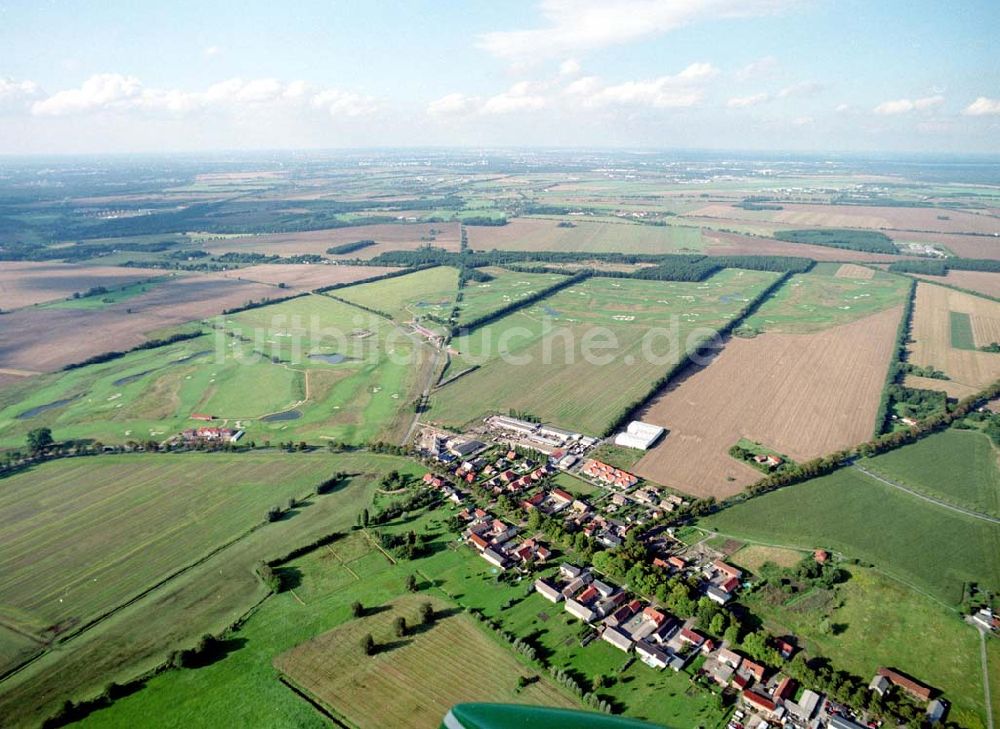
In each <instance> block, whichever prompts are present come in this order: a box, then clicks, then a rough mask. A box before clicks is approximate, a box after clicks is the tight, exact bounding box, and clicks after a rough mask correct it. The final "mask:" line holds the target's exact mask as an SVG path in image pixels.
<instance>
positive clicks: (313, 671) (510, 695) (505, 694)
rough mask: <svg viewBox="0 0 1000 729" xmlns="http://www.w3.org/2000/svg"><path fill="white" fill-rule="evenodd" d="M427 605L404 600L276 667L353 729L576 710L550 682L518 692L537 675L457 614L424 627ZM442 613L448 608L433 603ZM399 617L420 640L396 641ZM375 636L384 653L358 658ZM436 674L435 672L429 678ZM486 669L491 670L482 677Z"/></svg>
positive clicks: (414, 598) (543, 680)
mask: <svg viewBox="0 0 1000 729" xmlns="http://www.w3.org/2000/svg"><path fill="white" fill-rule="evenodd" d="M424 601H426V598H423V597H419V596H405V597H400V598H397V599H396V600H394V601H392V602H391V603H389V604H388V605H387V606H386V607H387V608H388V609H385V610H383V611H381V612H378V613H376V614H374V615H370V616H367V617H363V618H360V619H358V620H353V621H351V622H349V623H346V624H345V625H342V626H340V627H337V628H334V629H333V630H331V631H329V632H328V633H324V634H322V635H319V636H317V637H315V638H313V639H312V640H310V641H308V642H307V643H304V644H302V645H300V646H298V647H296V648H293V649H292V650H290V651H288V652H287V653H285V654H283V655H280V656H278V657H277V658H276V659H275V661H274V663H275V666H276V667H277V668H278V670H279V671H281V672H282V673H283V674H285V675H286V676H288V677H289V678H290V679H291V680H292V681H293V682H294V683H295V684H296V685H298V686H300V687H302V688H304V689H305V690H306V691H307V692H308V693H309V694H310V695H311V696H313V697H315V698H316V699H318V700H319V701H320V702H321V703H322V704H324V705H325V706H328V707H330V708H331V709H332V710H333V712H334V713H335V714H336V715H339V716H342V717H344V718H345V719H346V720H347V721H348V722H349V723H350V725H351V726H357V727H360V728H364V727H389V726H391V727H414V728H418V727H420V728H422V727H430V726H435V725H436V724H437V723H438V722H440V720H441V717H442V716H444V715H445V714H446V713H447V711H448V709H450V708H451V707H452V706H454V705H455V704H457V703H461V702H466V701H493V702H502V703H512V702H516V703H526V704H540V705H545V706H561V707H567V708H573V707H575V706H576V705H575V703H574V702H572V701H571V700H570V699H569V698H568V697H567V696H566V695H565V694H564V693H562V691H560V690H559V689H558V688H556V686H555V685H553V684H552V683H551V682H550V681H549V680H548V679H547V678H544V677H542V678H539V679H538V680H537V681H535V682H533V683H531V684H530V685H529V686H528V687H526V688H524V689H521V690H518V689H517V679H518V677H519V676H527V675H537V673H536V671H535V670H534V669H531V668H528V667H527V666H524V665H522V664H521V663H519V662H518V660H517V659H516V658H515V657H514V654H513V653H512V652H511V651H509V650H507V649H504V648H503V647H502V646H500V645H499V644H497V643H496V642H494V641H493V640H492V639H490V638H489V637H488V636H487V635H486V634H485V633H484V632H483V629H482V628H480V627H479V626H478V625H476V623H475V622H474V621H473V619H472V618H470V617H469V616H468V615H465V614H462V613H461V612H458V614H450V615H447V616H445V617H442V618H440V619H439V620H437V621H436V622H435V623H434V624H433V625H432V626H430V627H428V628H424V627H423V626H420V625H419V618H418V607H419V605H420V603H421V602H424ZM431 602H432V604H433V605H434V607H435V609H436V610H437V611H444V610H448V609H449V608H450V606H448V605H446V604H445V603H443V602H441V601H438V600H433V601H431ZM398 615H402V616H403V617H405V618H406V621H407V623H408V624H410V625H415V626H418V627H417V631H416V632H415V634H413V635H410V636H407V637H404V638H396V637H395V635H394V634H393V632H392V622H393V620H394V619H395V617H396V616H398ZM366 633H371V634H372V635H373V636H374V638H375V641H376V643H377V644H379V645H380V646H382V649H381V650H380V651H379V652H378V653H377V654H376V655H374V656H371V657H366V656H364V655H362V654H361V647H360V644H361V637H362V636H363V635H364V634H366ZM431 666H433V670H428V668H429V667H431ZM483 666H489V670H482V667H483Z"/></svg>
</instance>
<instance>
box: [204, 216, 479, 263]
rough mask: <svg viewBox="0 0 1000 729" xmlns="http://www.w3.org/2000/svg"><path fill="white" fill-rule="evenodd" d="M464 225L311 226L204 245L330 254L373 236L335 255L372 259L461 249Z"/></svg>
mask: <svg viewBox="0 0 1000 729" xmlns="http://www.w3.org/2000/svg"><path fill="white" fill-rule="evenodd" d="M459 229H460V226H459V224H458V223H430V224H428V223H414V224H405V223H398V224H396V223H383V224H379V225H359V226H353V227H349V228H330V229H327V230H308V231H302V232H297V233H273V234H268V235H250V236H240V237H232V238H224V237H219V238H217V239H209V240H206V241H205V243H204V248H205V250H207V251H208V252H209V253H211V254H212V255H220V254H222V253H267V254H269V255H280V256H298V255H306V254H309V253H312V254H316V255H320V256H327V255H329V254H327V252H326V249H327V248H331V247H332V246H337V245H342V244H344V243H354V242H355V241H359V240H373V241H375V245H373V246H368V247H367V248H362V249H361V250H358V251H354V252H353V253H348V254H345V255H331V256H329V257H330V258H332V259H334V260H338V259H342V260H347V259H352V258H360V259H365V260H367V259H369V258H374V257H375V256H377V255H378V254H380V253H385V252H386V251H401V250H413V249H416V248H421V247H423V246H435V247H437V248H444V249H446V250H449V251H456V252H457V251H458V246H459V238H460V233H459Z"/></svg>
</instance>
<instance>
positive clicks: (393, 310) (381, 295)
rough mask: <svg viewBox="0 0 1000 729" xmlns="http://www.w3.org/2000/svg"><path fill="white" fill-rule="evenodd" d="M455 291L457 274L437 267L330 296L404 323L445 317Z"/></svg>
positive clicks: (353, 287)
mask: <svg viewBox="0 0 1000 729" xmlns="http://www.w3.org/2000/svg"><path fill="white" fill-rule="evenodd" d="M457 292H458V271H457V270H456V269H454V268H451V267H449V266H439V267H437V268H428V269H425V270H423V271H417V272H415V273H410V274H407V275H405V276H396V277H395V278H388V279H385V280H384V281H373V282H372V283H362V284H356V285H354V286H348V287H347V288H343V289H337V290H336V291H334V292H333V295H335V296H336V297H337V298H340V299H344V300H345V301H350V302H351V303H354V304H360V305H361V306H365V307H367V308H369V309H374V310H376V311H381V312H384V313H386V314H388V315H389V316H391V317H392V318H393V319H395V320H396V321H398V322H404V321H410V320H411V319H419V318H421V317H424V316H427V315H433V316H439V317H445V318H447V316H448V314H450V313H451V309H452V306H453V305H454V303H455V294H456V293H457Z"/></svg>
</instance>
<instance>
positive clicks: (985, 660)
mask: <svg viewBox="0 0 1000 729" xmlns="http://www.w3.org/2000/svg"><path fill="white" fill-rule="evenodd" d="M979 660H980V661H981V662H982V664H983V698H984V699H985V700H986V729H993V704H992V703H991V702H992V699H991V698H990V661H989V657H988V656H987V655H986V633H985V632H984V631H982V630H980V631H979Z"/></svg>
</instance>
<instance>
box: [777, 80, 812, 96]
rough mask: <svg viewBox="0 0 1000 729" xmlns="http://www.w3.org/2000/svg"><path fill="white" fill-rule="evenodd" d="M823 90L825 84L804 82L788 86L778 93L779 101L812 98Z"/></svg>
mask: <svg viewBox="0 0 1000 729" xmlns="http://www.w3.org/2000/svg"><path fill="white" fill-rule="evenodd" d="M822 90H823V84H821V83H819V82H818V81H803V82H802V83H798V84H792V85H791V86H786V87H785V88H783V89H782V90H781V91H779V92H778V98H779V99H787V98H788V97H790V96H810V95H811V94H815V93H818V92H819V91H822Z"/></svg>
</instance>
